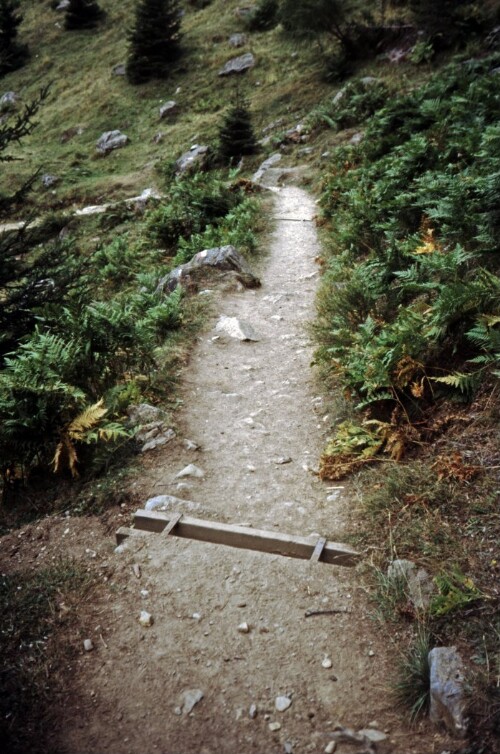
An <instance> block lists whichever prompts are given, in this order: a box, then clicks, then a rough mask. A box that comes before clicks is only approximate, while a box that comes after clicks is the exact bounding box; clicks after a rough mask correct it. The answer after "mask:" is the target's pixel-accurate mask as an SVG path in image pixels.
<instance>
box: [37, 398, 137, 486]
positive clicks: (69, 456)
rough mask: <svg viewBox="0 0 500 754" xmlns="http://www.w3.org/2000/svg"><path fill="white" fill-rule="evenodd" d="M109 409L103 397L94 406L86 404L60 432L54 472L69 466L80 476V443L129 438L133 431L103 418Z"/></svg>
mask: <svg viewBox="0 0 500 754" xmlns="http://www.w3.org/2000/svg"><path fill="white" fill-rule="evenodd" d="M107 412H108V409H107V408H105V406H104V400H103V399H102V398H101V399H100V400H99V401H97V403H94V404H93V405H92V406H86V407H85V408H84V409H83V410H82V411H81V412H80V413H79V414H78V415H77V416H75V418H74V419H72V420H71V421H70V422H69V424H68V425H67V426H66V427H64V428H63V429H62V430H61V432H60V440H59V442H58V443H57V445H56V449H55V452H54V458H53V459H52V464H53V466H54V472H56V473H57V472H59V471H61V470H63V469H65V468H67V469H68V470H69V471H70V473H71V476H73V477H77V476H79V472H78V467H77V464H78V453H77V445H78V443H86V444H90V443H96V442H98V441H99V440H104V441H105V442H116V441H117V440H119V439H128V438H129V437H131V433H130V432H129V431H128V430H126V429H125V427H123V425H122V424H119V423H118V422H106V423H103V422H102V420H103V418H104V416H105V415H106V414H107Z"/></svg>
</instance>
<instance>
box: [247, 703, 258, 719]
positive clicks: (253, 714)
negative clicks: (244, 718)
mask: <svg viewBox="0 0 500 754" xmlns="http://www.w3.org/2000/svg"><path fill="white" fill-rule="evenodd" d="M248 717H249V718H250V719H251V720H255V718H256V717H257V705H256V704H251V705H250V707H249V708H248Z"/></svg>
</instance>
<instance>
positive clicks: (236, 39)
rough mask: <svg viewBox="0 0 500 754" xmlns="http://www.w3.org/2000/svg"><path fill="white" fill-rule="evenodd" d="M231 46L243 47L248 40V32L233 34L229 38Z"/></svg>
mask: <svg viewBox="0 0 500 754" xmlns="http://www.w3.org/2000/svg"><path fill="white" fill-rule="evenodd" d="M228 42H229V45H230V46H231V47H243V45H245V44H246V42H247V36H246V34H231V36H230V37H229V39H228Z"/></svg>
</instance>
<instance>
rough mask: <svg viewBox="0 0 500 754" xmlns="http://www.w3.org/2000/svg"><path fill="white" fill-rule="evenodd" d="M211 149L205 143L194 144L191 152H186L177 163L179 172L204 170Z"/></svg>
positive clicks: (176, 167) (176, 166)
mask: <svg viewBox="0 0 500 754" xmlns="http://www.w3.org/2000/svg"><path fill="white" fill-rule="evenodd" d="M208 154H209V149H208V147H207V146H206V145H204V144H193V146H192V147H191V149H190V150H189V152H184V154H183V155H181V156H180V157H179V159H178V160H177V162H176V163H175V170H176V172H177V173H190V172H191V171H194V170H202V169H203V168H204V167H205V165H206V163H207V159H208Z"/></svg>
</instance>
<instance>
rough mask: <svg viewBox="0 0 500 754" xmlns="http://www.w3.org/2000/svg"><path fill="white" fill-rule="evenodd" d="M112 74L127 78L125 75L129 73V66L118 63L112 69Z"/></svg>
mask: <svg viewBox="0 0 500 754" xmlns="http://www.w3.org/2000/svg"><path fill="white" fill-rule="evenodd" d="M111 73H112V74H113V76H125V74H126V73H127V66H126V65H125V63H117V64H116V65H114V66H113V68H112V69H111Z"/></svg>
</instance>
